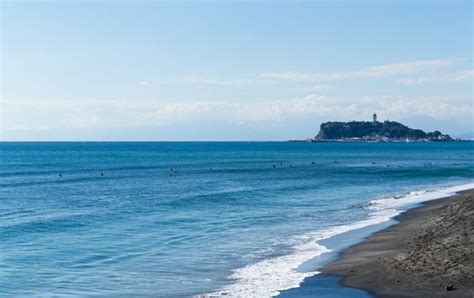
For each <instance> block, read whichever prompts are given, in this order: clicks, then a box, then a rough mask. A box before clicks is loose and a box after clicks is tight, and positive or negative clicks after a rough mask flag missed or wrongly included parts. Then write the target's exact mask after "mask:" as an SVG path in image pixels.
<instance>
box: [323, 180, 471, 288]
mask: <svg viewBox="0 0 474 298" xmlns="http://www.w3.org/2000/svg"><path fill="white" fill-rule="evenodd" d="M396 220H397V221H399V222H400V223H398V224H396V225H394V226H391V227H389V228H387V229H385V230H382V231H380V232H377V233H375V234H373V235H372V236H370V237H369V238H368V239H367V240H366V241H364V242H362V243H360V244H357V245H354V246H352V247H351V248H349V249H347V250H345V251H344V252H343V253H342V255H341V258H340V259H339V260H337V261H335V262H334V263H331V264H329V265H328V266H326V267H324V268H323V269H322V270H321V271H322V273H323V274H328V275H329V274H330V275H333V274H336V275H342V276H343V284H344V285H346V286H350V287H354V288H360V289H366V290H368V291H370V292H372V293H374V294H375V295H376V296H377V297H474V190H472V189H471V190H468V191H463V192H460V193H458V194H457V195H455V196H452V197H448V198H443V199H439V200H435V201H431V202H428V203H425V204H423V205H422V206H421V207H418V208H415V209H412V210H410V211H408V212H406V213H404V214H402V215H400V216H398V217H397V218H396Z"/></svg>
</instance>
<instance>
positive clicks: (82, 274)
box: [0, 142, 474, 297]
mask: <svg viewBox="0 0 474 298" xmlns="http://www.w3.org/2000/svg"><path fill="white" fill-rule="evenodd" d="M473 153H474V144H473V143H471V142H452V143H288V142H217V143H213V142H183V143H180V142H169V143H167V142H104V143H101V142H86V143H81V142H71V143H60V142H51V143H8V142H3V143H0V294H1V295H107V296H113V295H117V294H123V295H153V296H192V295H209V294H211V295H223V294H226V295H230V296H241V297H250V296H257V297H265V296H271V295H276V294H278V293H279V292H281V291H282V290H285V289H289V288H295V287H298V285H300V284H301V282H302V281H303V280H304V279H305V278H308V277H311V276H314V275H315V274H317V269H318V268H319V266H321V263H322V260H323V259H324V255H325V253H327V252H329V251H330V250H331V248H329V247H327V246H325V245H324V244H323V243H324V241H327V240H328V239H330V238H331V237H334V236H337V235H339V234H341V233H344V232H346V233H350V232H351V231H356V230H357V229H362V228H365V227H368V226H369V227H370V226H372V225H376V224H380V223H383V222H386V221H387V220H389V219H390V218H392V217H393V216H395V215H396V214H399V213H400V212H401V211H403V210H405V209H407V208H409V207H411V206H413V205H415V204H417V203H420V202H422V201H424V200H429V199H434V198H437V197H440V196H442V195H446V194H450V193H452V192H454V191H455V190H459V189H463V188H467V187H472V186H473V184H472V183H473V181H474V167H473V166H474V154H473ZM358 237H360V235H358ZM339 246H341V245H339ZM340 248H341V247H339V249H340ZM319 260H321V262H319Z"/></svg>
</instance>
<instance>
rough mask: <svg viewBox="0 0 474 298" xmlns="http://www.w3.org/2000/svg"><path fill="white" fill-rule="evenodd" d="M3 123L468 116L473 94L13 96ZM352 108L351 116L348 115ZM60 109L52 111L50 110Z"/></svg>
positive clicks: (112, 124)
mask: <svg viewBox="0 0 474 298" xmlns="http://www.w3.org/2000/svg"><path fill="white" fill-rule="evenodd" d="M0 104H1V106H2V110H3V115H2V116H3V119H2V124H3V129H5V130H9V131H13V130H23V131H25V130H31V131H33V130H37V129H38V128H41V129H67V128H89V129H104V128H132V127H160V126H169V125H175V124H186V125H191V126H199V123H201V122H202V121H212V122H213V123H222V124H226V123H234V124H246V125H250V126H251V125H255V126H256V127H257V126H258V125H261V124H259V123H262V122H284V121H291V119H295V118H300V117H304V116H309V117H327V116H328V115H331V118H332V119H341V120H344V119H345V120H350V119H348V118H347V117H350V118H351V119H352V118H354V119H361V118H368V117H369V116H370V115H371V114H372V113H373V112H377V113H378V114H379V115H380V116H381V117H384V118H389V119H397V118H399V117H400V115H404V116H405V117H408V116H416V115H424V116H431V117H435V118H439V119H447V118H452V119H454V118H456V119H460V118H464V119H470V118H471V115H472V113H473V112H474V111H473V106H472V98H471V97H465V98H455V97H449V98H448V97H446V98H444V97H420V98H413V97H411V98H410V97H405V96H390V95H389V96H366V97H360V98H358V99H354V98H350V97H333V96H327V95H324V94H316V93H315V94H309V95H307V96H303V97H298V98H290V99H283V100H270V101H256V102H234V101H207V100H189V101H179V102H163V101H156V100H146V101H144V100H137V101H131V100H129V101H127V100H83V101H70V100H55V101H51V100H11V101H2V102H0ZM348 111H350V116H348ZM52 114H54V115H56V116H55V117H51V115H52Z"/></svg>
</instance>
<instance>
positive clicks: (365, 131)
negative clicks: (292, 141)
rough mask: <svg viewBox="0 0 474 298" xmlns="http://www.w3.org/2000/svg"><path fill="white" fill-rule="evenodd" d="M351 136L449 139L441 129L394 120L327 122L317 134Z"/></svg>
mask: <svg viewBox="0 0 474 298" xmlns="http://www.w3.org/2000/svg"><path fill="white" fill-rule="evenodd" d="M350 138H388V139H411V140H421V139H429V140H432V141H449V140H451V138H450V137H449V136H448V135H443V134H442V133H441V132H439V131H435V132H430V133H426V132H424V131H423V130H421V129H411V128H409V127H407V126H405V125H403V124H401V123H398V122H394V121H385V122H365V121H352V122H326V123H322V124H321V127H320V131H319V133H318V135H317V136H316V139H318V140H333V139H350Z"/></svg>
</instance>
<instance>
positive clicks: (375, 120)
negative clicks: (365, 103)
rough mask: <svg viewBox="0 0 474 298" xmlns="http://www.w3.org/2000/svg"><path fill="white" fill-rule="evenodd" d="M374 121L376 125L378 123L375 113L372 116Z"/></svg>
mask: <svg viewBox="0 0 474 298" xmlns="http://www.w3.org/2000/svg"><path fill="white" fill-rule="evenodd" d="M372 119H374V123H376V122H377V114H375V113H374V114H373V115H372Z"/></svg>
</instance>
